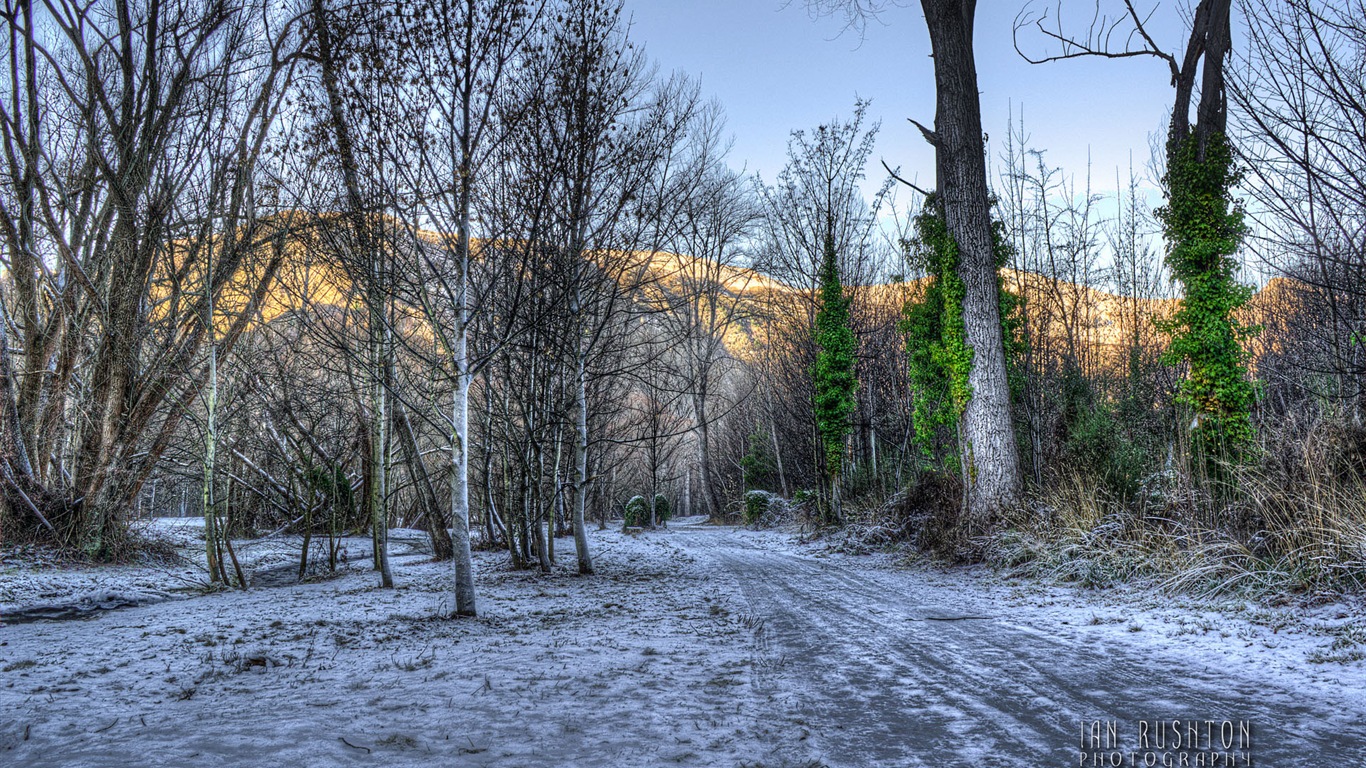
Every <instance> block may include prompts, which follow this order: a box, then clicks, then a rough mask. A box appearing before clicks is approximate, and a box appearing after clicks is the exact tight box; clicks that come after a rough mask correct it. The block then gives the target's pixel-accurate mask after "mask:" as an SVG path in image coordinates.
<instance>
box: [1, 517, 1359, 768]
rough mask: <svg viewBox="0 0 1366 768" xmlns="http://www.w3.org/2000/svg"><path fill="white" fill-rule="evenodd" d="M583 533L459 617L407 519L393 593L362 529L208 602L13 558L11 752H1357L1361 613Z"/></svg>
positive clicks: (1047, 761) (618, 761)
mask: <svg viewBox="0 0 1366 768" xmlns="http://www.w3.org/2000/svg"><path fill="white" fill-rule="evenodd" d="M176 525H177V524H175V523H167V522H165V521H163V522H162V523H160V528H161V529H162V530H163V531H164V532H165V535H169V536H171V537H173V538H174V539H175V540H176V541H177V543H178V544H179V545H180V546H182V547H183V548H184V551H185V552H187V553H193V552H194V549H195V546H196V544H197V542H198V541H199V538H198V532H197V531H196V530H195V529H194V528H193V527H192V526H185V527H176ZM592 543H593V546H594V548H595V549H594V551H595V553H596V557H597V564H598V570H599V573H598V574H596V575H594V576H592V577H587V578H583V577H578V576H576V575H574V574H573V573H572V572H570V571H569V570H564V569H561V570H557V571H556V572H554V573H552V574H550V575H541V574H538V573H533V572H514V571H510V570H508V569H507V568H506V567H505V565H504V560H505V559H506V558H505V557H504V556H503V555H501V554H498V553H481V554H477V556H476V565H477V567H478V576H477V583H478V586H479V589H480V598H481V605H480V608H481V613H482V615H481V616H480V617H479V618H478V619H470V620H458V621H452V620H447V619H443V618H440V617H441V615H442V614H443V613H444V612H445V611H447V610H448V609H449V605H448V595H447V588H448V586H449V584H450V581H451V578H450V571H449V568H450V566H449V565H448V564H437V563H431V562H429V555H428V554H427V553H426V552H425V548H424V546H423V536H422V534H420V533H418V532H416V531H397V532H395V535H394V544H393V551H394V555H395V557H394V562H395V575H396V579H397V581H398V584H399V587H398V588H397V589H394V590H381V589H378V588H377V587H376V578H375V577H374V576H373V575H372V574H371V573H369V572H368V571H366V570H365V569H364V566H365V565H366V563H367V562H368V555H367V552H366V546H367V543H366V542H365V541H363V540H360V539H355V540H350V541H348V543H347V549H348V553H347V554H348V556H349V565H348V571H347V572H346V573H345V574H344V575H342V576H340V577H337V578H333V579H327V580H321V581H316V582H313V583H306V584H292V583H287V582H288V581H289V580H288V579H282V578H280V576H281V575H282V574H284V573H287V572H288V571H289V570H290V569H291V568H292V567H293V565H292V563H293V561H294V557H295V554H294V551H295V550H296V549H297V547H298V542H297V540H295V539H290V538H284V537H276V538H272V539H268V540H265V541H258V542H242V543H241V544H240V545H239V555H241V556H242V558H243V560H244V562H245V565H246V567H247V568H248V569H250V570H252V571H254V572H255V573H257V574H259V575H258V583H280V584H282V585H281V586H272V587H260V586H258V587H256V588H253V589H251V590H249V591H245V592H242V591H226V592H217V593H212V594H204V593H203V592H202V590H201V589H200V588H199V585H201V584H202V580H203V574H202V571H201V570H200V569H199V568H198V567H197V566H196V565H194V564H193V562H190V563H186V564H184V565H179V566H173V567H171V566H167V567H150V566H147V567H124V568H117V569H95V570H91V569H69V568H59V569H53V568H48V569H43V570H36V569H35V568H34V564H33V563H32V562H31V560H28V559H25V558H22V557H20V558H15V557H14V556H13V555H11V557H10V559H9V560H7V561H5V562H3V563H0V611H3V614H2V615H3V616H5V617H8V619H9V621H10V622H11V623H9V624H7V625H6V626H3V627H0V765H6V766H9V765H14V766H181V765H185V766H188V765H194V766H228V765H232V766H239V765H240V766H277V765H279V766H284V765H288V766H291V767H293V766H332V765H338V766H347V765H358V766H360V765H384V766H404V765H424V766H425V765H431V766H509V767H511V766H671V765H682V766H712V765H719V766H818V765H828V766H845V765H849V766H855V765H879V766H881V765H907V766H918V765H925V766H960V765H961V766H969V765H972V766H981V765H986V766H1005V765H1012V766H1016V765H1026V766H1066V765H1078V763H1079V760H1078V757H1079V744H1078V741H1079V734H1080V730H1081V723H1083V722H1086V721H1091V720H1115V721H1118V722H1119V723H1121V728H1128V727H1130V725H1131V724H1132V723H1134V722H1136V721H1138V720H1140V719H1148V720H1151V719H1154V718H1161V719H1166V720H1170V719H1183V720H1188V719H1198V720H1223V719H1229V720H1246V721H1250V722H1251V723H1252V727H1253V728H1254V741H1253V745H1252V755H1253V758H1254V761H1255V762H1254V764H1255V765H1259V766H1270V767H1271V768H1275V767H1276V766H1302V765H1332V766H1337V765H1341V766H1357V765H1361V764H1363V762H1362V760H1363V756H1366V662H1363V661H1361V656H1362V653H1361V651H1366V615H1363V613H1362V610H1361V606H1360V605H1358V604H1346V603H1330V604H1326V605H1320V606H1317V607H1313V608H1305V607H1302V606H1301V607H1281V608H1269V607H1265V606H1255V605H1250V604H1246V603H1238V602H1231V601H1224V602H1219V601H1199V600H1195V599H1191V598H1173V597H1168V596H1164V595H1161V594H1154V593H1152V592H1142V591H1125V590H1112V591H1107V592H1085V591H1078V590H1075V589H1072V588H1064V587H1043V586H1039V585H1035V584H1030V583H1018V584H1016V583H1011V582H1008V581H1005V580H1002V579H1000V578H999V577H997V576H994V575H992V574H990V573H988V572H985V571H982V572H977V571H962V570H955V571H938V570H935V569H932V568H925V567H915V568H898V567H895V564H894V563H893V562H892V561H891V560H890V558H888V557H886V556H872V557H857V556H851V555H843V554H836V553H832V552H829V551H826V550H823V549H821V548H819V547H817V546H813V545H803V544H801V543H799V542H798V541H797V540H796V539H794V538H793V537H791V536H788V535H784V534H778V533H754V532H749V531H739V530H734V529H718V528H711V527H707V526H701V525H696V524H694V525H680V526H675V528H674V529H672V530H670V531H662V532H658V533H650V534H646V535H643V536H640V537H628V536H624V535H622V534H621V533H618V532H616V531H596V532H594V533H593V534H592ZM562 546H565V547H566V548H567V547H568V546H569V544H568V543H567V542H565V543H564V544H563V545H562ZM119 606H124V607H119ZM102 609H108V610H102ZM40 615H48V616H57V617H65V618H60V619H50V618H49V619H40V618H37V617H38V616H40ZM71 616H79V617H80V618H70V617H71ZM16 620H17V623H15V622H16ZM1126 764H1127V763H1126ZM1139 764H1142V763H1141V762H1140V763H1139Z"/></svg>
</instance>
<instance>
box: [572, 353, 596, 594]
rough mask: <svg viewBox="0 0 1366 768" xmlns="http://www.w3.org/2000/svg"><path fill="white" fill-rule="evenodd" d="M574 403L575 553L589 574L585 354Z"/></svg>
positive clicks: (577, 359)
mask: <svg viewBox="0 0 1366 768" xmlns="http://www.w3.org/2000/svg"><path fill="white" fill-rule="evenodd" d="M580 343H582V342H580ZM574 400H575V403H574V409H575V421H574V551H575V552H576V553H577V554H578V558H579V573H580V574H582V575H587V574H590V573H592V572H593V557H592V555H591V554H590V553H589V551H588V529H587V528H585V527H584V514H585V508H586V507H587V506H588V371H587V365H586V361H585V360H584V353H583V352H579V354H577V355H575V356H574Z"/></svg>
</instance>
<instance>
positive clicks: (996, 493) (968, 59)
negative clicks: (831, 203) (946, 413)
mask: <svg viewBox="0 0 1366 768" xmlns="http://www.w3.org/2000/svg"><path fill="white" fill-rule="evenodd" d="M921 5H922V7H923V9H924V11H925V22H926V24H927V26H928V27H929V33H930V44H931V47H932V49H933V53H934V75H935V91H936V100H935V119H934V126H935V128H934V131H933V132H930V131H926V137H927V138H929V139H930V141H931V143H932V144H933V145H934V147H935V160H936V162H935V170H936V173H937V176H938V190H939V195H940V197H941V198H942V199H943V201H944V213H945V217H946V219H947V222H948V229H949V233H950V234H951V235H953V239H954V242H955V243H957V245H958V256H959V263H958V275H959V277H960V279H962V281H963V285H964V287H965V289H966V292H965V295H964V297H963V322H964V325H965V326H966V334H965V335H966V342H967V345H968V347H969V348H971V349H972V353H973V357H972V367H971V369H970V370H969V373H968V385H969V387H970V388H971V392H972V394H971V397H970V399H969V400H968V403H967V406H966V408H965V409H964V412H963V416H962V434H963V442H964V448H965V453H964V455H963V460H964V468H965V471H964V477H965V479H966V480H967V490H966V493H967V498H966V503H967V509H968V514H969V517H970V522H971V523H972V524H974V525H986V524H988V523H989V521H990V519H991V517H992V515H993V514H994V513H995V512H996V511H998V510H999V509H1001V508H1002V507H1006V506H1010V505H1012V504H1014V503H1015V502H1016V501H1017V500H1018V498H1019V495H1020V472H1019V457H1018V451H1017V448H1016V445H1015V430H1014V426H1013V424H1012V422H1011V414H1010V386H1009V383H1008V381H1007V378H1006V358H1005V348H1004V345H1003V339H1002V336H1001V310H1000V286H999V284H998V282H997V274H996V258H995V253H994V249H993V248H992V236H991V203H990V197H989V194H988V190H987V175H986V153H985V147H984V146H983V138H982V112H981V103H980V100H979V98H978V90H977V66H976V63H975V60H974V57H973V52H972V25H973V15H974V13H975V10H976V1H975V0H921Z"/></svg>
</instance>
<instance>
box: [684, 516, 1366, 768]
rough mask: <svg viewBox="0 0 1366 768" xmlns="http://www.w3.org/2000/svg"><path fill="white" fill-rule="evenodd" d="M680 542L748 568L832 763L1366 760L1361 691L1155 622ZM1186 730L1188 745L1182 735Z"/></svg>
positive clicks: (732, 542)
mask: <svg viewBox="0 0 1366 768" xmlns="http://www.w3.org/2000/svg"><path fill="white" fill-rule="evenodd" d="M679 542H680V543H681V544H682V545H683V546H684V548H685V550H686V551H688V552H689V553H691V554H693V555H694V556H696V557H697V558H698V559H699V560H700V561H701V562H702V563H704V564H707V565H708V566H709V567H712V568H715V569H716V570H717V571H718V572H725V573H727V574H729V575H730V576H732V577H733V578H734V580H735V583H736V584H737V586H738V589H739V591H740V594H742V595H743V598H744V600H745V602H746V604H747V605H748V612H749V613H750V615H752V616H754V617H756V619H757V620H759V621H762V630H761V631H760V632H759V638H758V643H757V646H758V650H757V652H758V658H757V659H756V681H755V684H756V686H757V687H758V688H760V689H761V690H764V691H766V692H768V693H769V694H770V695H771V696H772V697H773V698H774V700H775V701H776V702H777V703H779V704H780V705H781V707H782V708H783V709H785V710H786V711H787V712H789V713H792V714H795V715H796V716H797V717H798V718H799V719H800V720H801V721H802V723H803V724H804V725H805V727H806V728H809V729H810V731H811V736H810V739H809V741H810V742H811V757H812V758H813V759H815V760H818V761H820V762H822V763H825V764H827V765H830V766H840V765H899V766H920V765H925V766H959V765H961V766H983V765H987V766H995V765H1000V766H1006V765H1010V766H1066V765H1074V766H1075V765H1095V764H1105V765H1108V764H1111V762H1112V761H1114V760H1116V759H1118V760H1120V761H1121V762H1122V764H1123V765H1129V764H1130V760H1131V759H1132V760H1134V761H1135V764H1137V765H1143V764H1144V760H1145V759H1155V760H1156V761H1157V764H1159V765H1160V764H1162V760H1163V759H1164V754H1170V759H1171V760H1172V761H1173V764H1176V765H1180V764H1182V763H1181V762H1180V761H1181V759H1182V758H1181V753H1182V752H1185V753H1186V756H1187V759H1189V760H1190V761H1191V764H1192V765H1194V764H1197V762H1196V761H1197V760H1202V759H1203V760H1208V759H1209V758H1210V757H1211V756H1212V755H1210V753H1211V752H1213V753H1216V754H1217V755H1218V761H1219V762H1217V763H1215V764H1219V765H1222V764H1224V761H1225V760H1227V759H1230V758H1231V759H1232V761H1233V762H1230V763H1229V764H1236V765H1244V764H1247V762H1246V761H1245V758H1246V757H1248V756H1250V759H1251V764H1253V765H1257V766H1270V767H1272V768H1282V767H1283V768H1295V767H1297V766H1349V765H1351V766H1357V765H1366V693H1363V692H1362V691H1360V690H1356V691H1352V690H1350V689H1346V690H1344V691H1343V692H1342V697H1341V699H1340V700H1339V701H1337V702H1327V701H1323V700H1316V698H1314V697H1313V694H1311V693H1308V692H1306V691H1303V690H1295V689H1290V688H1287V687H1285V681H1283V680H1277V681H1274V682H1273V681H1269V680H1267V679H1266V677H1265V675H1264V672H1265V671H1266V670H1261V669H1257V668H1246V667H1243V666H1240V665H1235V664H1230V663H1228V660H1227V659H1226V658H1225V657H1223V656H1221V655H1218V654H1210V653H1195V652H1190V651H1189V650H1187V649H1181V648H1179V647H1178V648H1173V647H1171V645H1172V644H1171V643H1170V642H1154V639H1155V638H1153V633H1152V632H1149V633H1148V634H1147V635H1143V633H1142V632H1124V633H1122V634H1119V635H1118V636H1117V635H1116V633H1114V632H1109V633H1105V634H1102V633H1100V632H1099V631H1094V630H1100V629H1102V627H1088V626H1086V625H1085V624H1083V625H1082V626H1074V625H1073V624H1075V622H1074V623H1073V624H1068V625H1066V626H1060V625H1058V624H1057V623H1056V622H1048V624H1047V625H1044V626H1040V625H1038V624H1037V623H1031V621H1030V619H1031V618H1032V617H1030V616H1029V615H1028V614H1027V613H1025V614H1023V615H1022V614H1021V612H1020V611H1019V610H1017V609H1016V608H1014V607H1007V606H1005V605H1000V604H992V603H991V602H989V601H987V600H984V599H978V598H976V597H975V596H973V595H970V594H965V593H964V591H963V590H962V589H956V588H946V587H945V585H942V584H939V585H937V584H935V583H932V581H931V580H930V578H929V577H928V576H927V574H926V573H924V572H915V571H912V572H886V571H880V570H877V569H872V568H857V569H854V568H851V567H850V561H851V559H849V558H838V559H835V560H833V561H832V560H824V559H821V558H818V557H812V556H810V555H808V554H801V553H794V552H792V551H788V550H783V549H777V550H774V549H771V548H767V547H764V546H762V545H761V544H760V543H759V542H757V541H756V540H755V539H754V538H753V537H752V536H749V535H747V534H744V533H726V532H718V531H705V530H700V531H694V532H692V533H691V534H690V535H688V536H681V537H679ZM1082 615H1085V613H1082ZM1126 634H1127V635H1129V636H1130V637H1127V638H1126V637H1124V635H1126ZM1088 635H1089V636H1088ZM1164 640H1165V638H1164ZM1230 643H1238V644H1241V643H1239V642H1238V640H1237V639H1236V638H1230ZM1173 720H1178V721H1181V725H1180V726H1173V725H1172V723H1171V721H1173ZM1097 721H1100V723H1101V724H1100V727H1099V728H1098V729H1097V731H1096V734H1095V735H1096V736H1097V741H1094V742H1093V741H1092V739H1091V736H1092V733H1091V731H1090V729H1089V728H1088V727H1087V726H1091V727H1094V725H1095V723H1096V722H1097ZM1207 721H1212V722H1213V723H1214V724H1215V725H1214V726H1213V727H1212V728H1210V729H1207V727H1206V726H1205V723H1206V722H1207ZM1225 722H1228V723H1230V724H1231V726H1228V725H1225V724H1224V723H1225ZM1145 723H1146V725H1145ZM1191 725H1195V726H1196V731H1195V732H1194V735H1195V740H1196V743H1195V744H1193V745H1192V744H1191V741H1190V736H1191V733H1192V732H1191V731H1190V727H1191ZM1230 727H1231V731H1230V730H1229V729H1230ZM1244 728H1246V730H1244ZM1084 729H1085V735H1083V731H1084ZM1178 731H1179V733H1180V734H1181V736H1182V737H1184V738H1185V739H1186V742H1185V744H1186V748H1185V749H1180V748H1175V749H1174V748H1173V747H1180V746H1181V742H1179V741H1176V740H1175V733H1176V732H1178ZM1249 734H1250V738H1247V736H1248V735H1249ZM1143 735H1146V737H1147V738H1146V740H1145V745H1146V747H1147V749H1143V748H1140V747H1141V745H1140V736H1143ZM1230 735H1231V738H1227V739H1226V737H1229V736H1230ZM1211 736H1212V738H1211ZM1159 740H1160V741H1161V742H1162V743H1164V744H1165V745H1166V749H1158V748H1157V747H1156V745H1157V744H1158V743H1159ZM1211 741H1212V742H1213V743H1212V744H1211V743H1210V742H1211ZM1092 744H1095V745H1096V746H1095V747H1094V748H1093V747H1092V746H1091V745H1092ZM1225 744H1229V747H1228V748H1226V747H1225ZM1148 752H1152V753H1153V757H1152V758H1148V757H1147V754H1146V753H1148ZM1202 752H1203V753H1205V754H1204V756H1203V757H1197V755H1198V754H1199V753H1202ZM1131 753H1133V755H1132V757H1131ZM1226 755H1227V756H1228V757H1225V756H1226ZM1201 764H1204V763H1201Z"/></svg>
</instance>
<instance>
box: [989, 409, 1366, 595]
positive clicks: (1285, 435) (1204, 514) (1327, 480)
mask: <svg viewBox="0 0 1366 768" xmlns="http://www.w3.org/2000/svg"><path fill="white" fill-rule="evenodd" d="M1174 463H1175V464H1177V465H1180V464H1181V462H1174ZM1227 477H1228V478H1229V480H1228V481H1227V484H1226V485H1224V486H1222V487H1219V488H1211V487H1210V486H1209V484H1208V483H1201V482H1199V481H1196V480H1193V479H1192V478H1191V477H1189V476H1188V475H1185V474H1183V473H1179V472H1173V471H1168V472H1163V473H1158V474H1155V475H1152V476H1150V477H1149V478H1147V479H1146V480H1145V481H1144V483H1143V485H1142V487H1141V488H1140V490H1139V493H1137V494H1135V495H1134V496H1133V497H1132V498H1128V499H1123V500H1121V499H1117V498H1114V497H1113V496H1112V495H1110V493H1109V492H1108V491H1107V490H1106V489H1105V484H1104V483H1102V482H1100V481H1099V480H1098V479H1097V478H1094V477H1089V476H1087V475H1085V474H1081V473H1076V472H1069V473H1063V474H1061V475H1060V476H1058V478H1057V479H1056V481H1055V482H1053V483H1050V484H1048V485H1047V486H1046V487H1043V488H1040V489H1038V490H1037V491H1036V492H1035V493H1034V495H1033V497H1032V498H1031V499H1030V503H1029V504H1028V505H1026V506H1025V507H1024V508H1023V509H1022V510H1019V511H1017V512H1016V513H1014V514H1013V515H1011V516H1009V517H1008V518H1007V519H1006V520H1005V521H1004V522H1005V524H1004V525H1003V526H1001V528H1000V529H999V530H998V531H997V532H995V533H993V534H992V535H990V536H988V537H985V539H984V540H983V541H982V551H983V553H984V555H985V559H986V560H987V561H988V562H991V563H994V564H996V565H998V566H1002V567H1004V568H1006V569H1008V570H1010V571H1013V572H1018V573H1022V574H1028V575H1032V576H1036V577H1042V578H1046V579H1052V580H1058V581H1065V582H1075V583H1079V584H1083V585H1087V586H1093V587H1106V586H1111V585H1114V584H1119V583H1125V582H1147V583H1154V584H1157V585H1159V586H1160V587H1162V588H1164V589H1172V590H1180V591H1183V592H1192V593H1196V594H1201V595H1213V594H1228V593H1242V594H1249V595H1257V596H1268V595H1305V596H1308V597H1310V598H1311V599H1312V598H1323V599H1331V598H1332V597H1334V596H1337V595H1341V594H1344V593H1349V592H1362V591H1364V590H1366V428H1362V427H1355V426H1347V425H1343V424H1333V423H1327V422H1317V423H1312V422H1305V423H1299V422H1296V423H1289V424H1286V425H1283V426H1282V428H1281V429H1278V430H1276V431H1274V432H1265V433H1264V434H1263V437H1262V440H1261V443H1260V445H1259V447H1258V450H1257V451H1256V452H1255V458H1254V459H1253V460H1252V461H1251V462H1250V463H1248V464H1245V465H1242V466H1234V467H1229V468H1228V472H1227Z"/></svg>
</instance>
